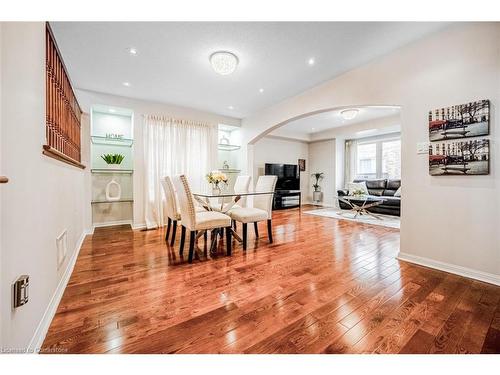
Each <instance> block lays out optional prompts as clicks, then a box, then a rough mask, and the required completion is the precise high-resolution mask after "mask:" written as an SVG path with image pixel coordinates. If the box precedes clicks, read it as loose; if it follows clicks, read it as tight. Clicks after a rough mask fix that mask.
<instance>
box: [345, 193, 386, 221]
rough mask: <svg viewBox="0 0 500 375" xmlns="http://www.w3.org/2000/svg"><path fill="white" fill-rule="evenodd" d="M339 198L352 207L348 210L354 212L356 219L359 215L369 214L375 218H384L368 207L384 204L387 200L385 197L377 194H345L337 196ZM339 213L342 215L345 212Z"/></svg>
mask: <svg viewBox="0 0 500 375" xmlns="http://www.w3.org/2000/svg"><path fill="white" fill-rule="evenodd" d="M337 199H338V200H339V201H340V202H343V203H346V204H348V205H349V207H350V209H348V210H347V212H353V213H354V219H356V218H357V217H358V215H368V216H371V217H374V218H375V219H378V220H383V219H382V217H381V216H379V215H377V214H374V213H373V212H370V211H368V208H370V207H375V206H378V205H380V204H382V203H383V202H384V201H385V200H386V199H385V198H382V197H377V196H375V195H344V196H337ZM344 212H345V211H344ZM337 213H338V214H339V215H341V214H342V213H343V212H342V211H341V212H337Z"/></svg>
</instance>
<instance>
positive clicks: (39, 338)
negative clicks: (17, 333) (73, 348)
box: [28, 230, 92, 353]
mask: <svg viewBox="0 0 500 375" xmlns="http://www.w3.org/2000/svg"><path fill="white" fill-rule="evenodd" d="M88 234H92V230H84V231H83V233H82V235H81V236H80V238H79V239H78V242H77V244H76V248H75V251H74V252H73V256H72V257H71V259H70V260H69V262H68V265H67V266H66V270H65V271H64V274H63V276H62V277H61V280H59V284H58V285H57V288H56V290H55V292H54V294H53V295H52V298H51V299H50V302H49V305H48V306H47V309H45V313H44V314H43V317H42V319H41V320H40V323H39V324H38V327H37V328H36V331H35V334H34V335H33V337H32V339H31V340H30V343H29V344H28V352H29V353H38V351H39V350H40V348H41V347H42V344H43V340H45V335H47V331H48V330H49V327H50V323H52V319H54V315H55V314H56V311H57V307H58V306H59V302H61V298H62V296H63V294H64V290H65V289H66V285H68V281H69V278H70V277H71V274H72V272H73V269H74V268H75V264H76V260H77V258H78V254H80V249H81V248H82V244H83V241H84V240H85V236H87V235H88Z"/></svg>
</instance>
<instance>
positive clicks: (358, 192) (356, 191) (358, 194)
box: [351, 189, 366, 197]
mask: <svg viewBox="0 0 500 375" xmlns="http://www.w3.org/2000/svg"><path fill="white" fill-rule="evenodd" d="M351 195H354V196H355V197H361V196H364V195H366V192H365V191H364V190H363V189H354V190H353V191H352V192H351Z"/></svg>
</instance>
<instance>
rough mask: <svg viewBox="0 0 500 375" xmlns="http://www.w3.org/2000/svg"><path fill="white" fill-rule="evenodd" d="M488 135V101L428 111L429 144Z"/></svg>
mask: <svg viewBox="0 0 500 375" xmlns="http://www.w3.org/2000/svg"><path fill="white" fill-rule="evenodd" d="M489 133H490V101H489V100H479V101H477V102H470V103H467V104H459V105H454V106H451V107H446V108H438V109H434V110H432V111H429V140H430V141H431V142H434V141H444V140H448V139H463V138H468V137H478V136H485V135H488V134H489Z"/></svg>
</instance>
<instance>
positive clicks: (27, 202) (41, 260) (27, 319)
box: [0, 22, 88, 348]
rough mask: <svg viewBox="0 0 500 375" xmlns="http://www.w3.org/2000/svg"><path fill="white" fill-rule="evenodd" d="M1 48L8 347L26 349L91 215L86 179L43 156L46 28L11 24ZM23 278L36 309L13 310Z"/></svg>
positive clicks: (3, 281) (4, 289) (3, 283)
mask: <svg viewBox="0 0 500 375" xmlns="http://www.w3.org/2000/svg"><path fill="white" fill-rule="evenodd" d="M1 44H2V49H1V71H2V75H1V77H2V80H1V93H2V95H1V108H2V112H1V122H2V128H1V136H0V141H1V147H0V155H1V156H0V161H1V168H0V170H1V173H2V174H5V175H7V176H8V177H9V178H10V181H9V183H8V184H5V185H3V186H1V187H0V195H1V203H0V204H1V208H2V209H1V223H2V226H1V231H2V233H1V250H2V259H1V261H2V262H1V286H0V287H1V295H2V302H3V303H2V306H1V308H2V310H1V313H0V315H1V325H2V345H3V346H4V347H10V348H12V347H16V348H26V347H27V346H28V344H29V343H30V341H31V340H32V338H33V336H34V333H39V332H40V331H37V327H39V324H40V323H41V321H42V320H43V317H44V314H45V312H46V309H47V308H48V306H49V303H50V301H51V299H52V298H53V296H54V294H55V292H56V291H57V287H58V284H59V282H60V281H61V279H62V278H63V276H64V272H65V271H66V269H67V266H68V264H70V263H69V260H70V258H71V257H72V255H74V254H75V252H76V249H77V247H78V246H79V241H80V240H81V239H82V234H83V233H84V231H85V224H84V220H85V217H86V216H87V213H86V212H85V210H86V209H87V208H88V207H87V206H86V202H84V199H83V197H84V194H85V191H84V186H85V184H84V181H85V172H84V171H82V170H81V169H79V168H76V167H73V166H70V165H68V164H64V163H62V162H60V161H56V160H54V159H51V158H49V157H47V156H44V155H42V145H43V144H44V143H45V24H44V23H43V22H37V23H4V24H2V33H1ZM82 161H83V163H84V164H87V163H88V153H85V150H84V151H83V155H82ZM65 229H66V230H67V233H68V253H67V255H66V259H65V262H64V264H62V266H61V267H60V268H59V269H58V267H57V252H56V237H57V236H58V235H59V234H60V233H61V232H63V230H65ZM22 274H28V275H29V276H30V298H29V302H28V303H27V304H26V305H25V306H22V307H20V308H17V309H16V310H12V303H11V284H12V283H13V282H14V281H15V280H16V279H17V277H18V276H20V275H22ZM49 319H50V317H49ZM44 322H45V323H47V322H50V320H49V321H47V320H45V321H44ZM41 329H42V327H41ZM42 331H43V329H42Z"/></svg>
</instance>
